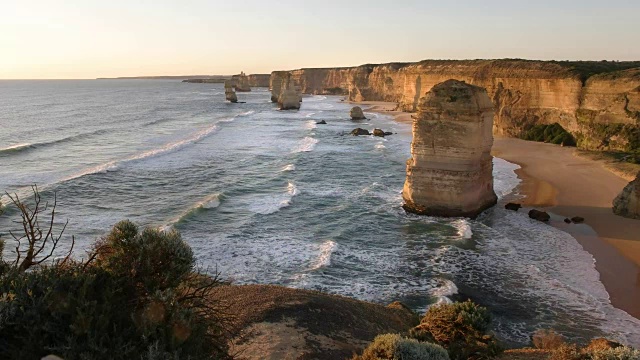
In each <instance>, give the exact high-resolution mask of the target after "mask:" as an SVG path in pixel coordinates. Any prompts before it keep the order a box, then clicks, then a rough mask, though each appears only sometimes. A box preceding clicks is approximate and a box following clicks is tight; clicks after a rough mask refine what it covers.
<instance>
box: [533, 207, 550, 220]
mask: <svg viewBox="0 0 640 360" xmlns="http://www.w3.org/2000/svg"><path fill="white" fill-rule="evenodd" d="M529 217H530V218H531V219H533V220H538V221H542V222H548V221H549V220H551V216H550V215H549V214H548V213H547V212H545V211H540V210H536V209H531V210H529Z"/></svg>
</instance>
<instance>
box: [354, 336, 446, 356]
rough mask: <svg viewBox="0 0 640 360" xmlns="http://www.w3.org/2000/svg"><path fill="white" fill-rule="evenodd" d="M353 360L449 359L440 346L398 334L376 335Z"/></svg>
mask: <svg viewBox="0 0 640 360" xmlns="http://www.w3.org/2000/svg"><path fill="white" fill-rule="evenodd" d="M353 359H354V360H449V355H448V354H447V351H446V350H445V349H443V348H442V347H441V346H439V345H436V344H431V343H424V342H418V341H417V340H415V339H407V338H403V337H402V336H400V335H398V334H385V335H378V336H376V338H375V339H374V340H373V342H372V343H371V344H370V345H369V346H368V347H367V348H366V349H365V350H364V352H363V353H362V355H361V356H355V357H354V358H353Z"/></svg>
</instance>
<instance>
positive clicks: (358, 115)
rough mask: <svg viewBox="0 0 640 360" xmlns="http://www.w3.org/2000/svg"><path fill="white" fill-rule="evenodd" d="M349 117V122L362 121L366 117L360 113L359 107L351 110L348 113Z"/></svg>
mask: <svg viewBox="0 0 640 360" xmlns="http://www.w3.org/2000/svg"><path fill="white" fill-rule="evenodd" d="M349 116H351V120H364V119H366V117H365V116H364V112H362V108H361V107H360V106H354V107H352V108H351V112H349Z"/></svg>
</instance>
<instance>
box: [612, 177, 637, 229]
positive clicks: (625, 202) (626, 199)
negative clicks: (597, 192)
mask: <svg viewBox="0 0 640 360" xmlns="http://www.w3.org/2000/svg"><path fill="white" fill-rule="evenodd" d="M613 212H614V213H616V214H617V215H620V216H624V217H628V218H632V219H640V173H638V175H637V176H636V179H635V180H633V181H632V182H630V183H629V185H627V186H626V187H625V188H624V189H623V190H622V192H621V193H620V195H618V197H616V198H615V200H613Z"/></svg>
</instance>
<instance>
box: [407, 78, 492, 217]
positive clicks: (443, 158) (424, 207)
mask: <svg viewBox="0 0 640 360" xmlns="http://www.w3.org/2000/svg"><path fill="white" fill-rule="evenodd" d="M493 115H494V113H493V103H492V102H491V99H490V98H489V96H488V95H487V92H486V90H485V89H483V88H480V87H477V86H473V85H470V84H467V83H465V82H462V81H458V80H448V81H445V82H443V83H441V84H437V85H435V86H434V87H433V88H432V89H431V90H430V91H429V92H428V93H427V95H425V97H423V98H422V99H421V100H420V101H419V104H418V114H417V115H416V116H415V118H414V121H413V141H412V142H411V158H410V159H409V160H408V161H407V179H406V182H405V185H404V189H403V191H402V197H403V199H404V202H405V204H404V208H405V210H407V211H409V212H413V213H417V214H420V215H432V216H468V217H475V216H477V215H478V214H479V213H480V212H482V211H484V210H485V209H487V208H489V207H491V206H493V205H495V204H496V202H497V197H496V194H495V192H494V191H493V171H492V170H493V164H492V159H493V157H492V156H491V147H492V146H493V134H492V126H493Z"/></svg>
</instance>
